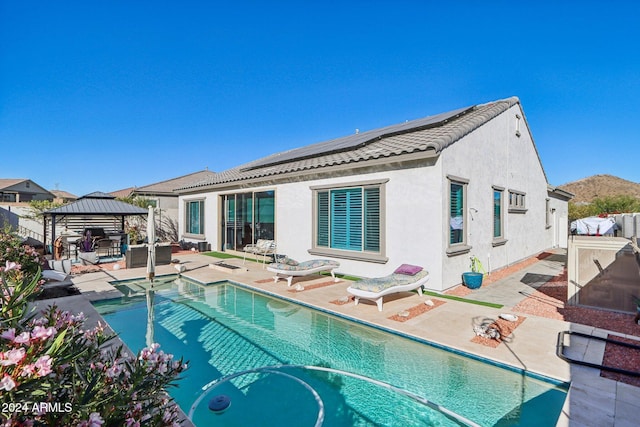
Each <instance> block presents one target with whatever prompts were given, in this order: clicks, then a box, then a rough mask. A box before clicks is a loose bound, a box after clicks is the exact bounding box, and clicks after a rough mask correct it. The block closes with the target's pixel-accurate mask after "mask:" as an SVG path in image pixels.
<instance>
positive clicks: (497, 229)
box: [493, 188, 502, 239]
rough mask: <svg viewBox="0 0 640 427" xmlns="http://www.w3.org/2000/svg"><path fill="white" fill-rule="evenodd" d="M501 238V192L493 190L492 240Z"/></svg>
mask: <svg viewBox="0 0 640 427" xmlns="http://www.w3.org/2000/svg"><path fill="white" fill-rule="evenodd" d="M500 237H502V190H499V189H497V188H494V189H493V238H494V239H496V238H500Z"/></svg>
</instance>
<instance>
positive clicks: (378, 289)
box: [347, 264, 429, 311]
mask: <svg viewBox="0 0 640 427" xmlns="http://www.w3.org/2000/svg"><path fill="white" fill-rule="evenodd" d="M418 269H419V270H418ZM416 270H418V271H416ZM411 272H412V273H413V274H409V273H411ZM428 280H429V272H428V271H427V270H423V269H422V267H417V266H410V265H407V264H403V265H401V266H400V267H398V268H397V269H396V271H395V272H394V273H393V274H390V275H388V276H384V277H376V278H372V279H362V280H358V281H356V282H353V283H352V284H351V286H349V287H348V288H347V291H348V292H349V293H350V294H352V295H353V296H354V297H355V305H358V303H359V302H360V299H366V300H371V301H375V303H376V304H377V306H378V311H382V299H383V298H384V297H385V296H386V295H391V294H396V293H399V292H407V291H413V290H415V289H418V288H420V290H419V291H418V295H420V296H422V291H423V289H424V284H425V283H427V281H428Z"/></svg>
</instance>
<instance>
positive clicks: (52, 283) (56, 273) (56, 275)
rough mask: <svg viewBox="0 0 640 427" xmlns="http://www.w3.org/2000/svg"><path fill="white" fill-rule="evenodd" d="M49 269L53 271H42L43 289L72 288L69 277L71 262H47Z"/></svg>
mask: <svg viewBox="0 0 640 427" xmlns="http://www.w3.org/2000/svg"><path fill="white" fill-rule="evenodd" d="M67 261H68V262H67ZM49 268H53V269H52V270H44V269H43V270H42V278H43V279H44V281H45V282H44V285H43V287H44V288H45V289H49V288H64V287H69V286H73V282H72V281H71V277H70V276H69V273H70V272H71V260H64V261H49Z"/></svg>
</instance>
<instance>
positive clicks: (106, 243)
mask: <svg viewBox="0 0 640 427" xmlns="http://www.w3.org/2000/svg"><path fill="white" fill-rule="evenodd" d="M112 250H113V243H111V239H109V238H105V239H99V240H97V241H96V244H95V251H96V254H97V255H98V256H100V253H101V252H102V254H103V255H104V254H105V252H106V254H107V256H111V253H112Z"/></svg>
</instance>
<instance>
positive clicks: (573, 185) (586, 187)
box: [558, 175, 640, 203]
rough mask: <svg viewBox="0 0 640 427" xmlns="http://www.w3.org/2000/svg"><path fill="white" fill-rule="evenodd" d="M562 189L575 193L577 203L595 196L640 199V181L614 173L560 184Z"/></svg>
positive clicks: (587, 200)
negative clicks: (623, 177) (630, 179)
mask: <svg viewBox="0 0 640 427" xmlns="http://www.w3.org/2000/svg"><path fill="white" fill-rule="evenodd" d="M558 187H559V188H560V189H562V190H565V191H568V192H569V193H572V194H575V197H574V198H573V199H572V200H571V201H572V202H575V203H581V202H586V203H590V202H592V201H593V199H595V198H604V197H610V196H620V195H625V196H633V197H637V198H639V199H640V183H637V182H633V181H627V180H626V179H622V178H618V177H617V176H612V175H593V176H589V177H587V178H582V179H579V180H577V181H573V182H569V183H567V184H563V185H559V186H558Z"/></svg>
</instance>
